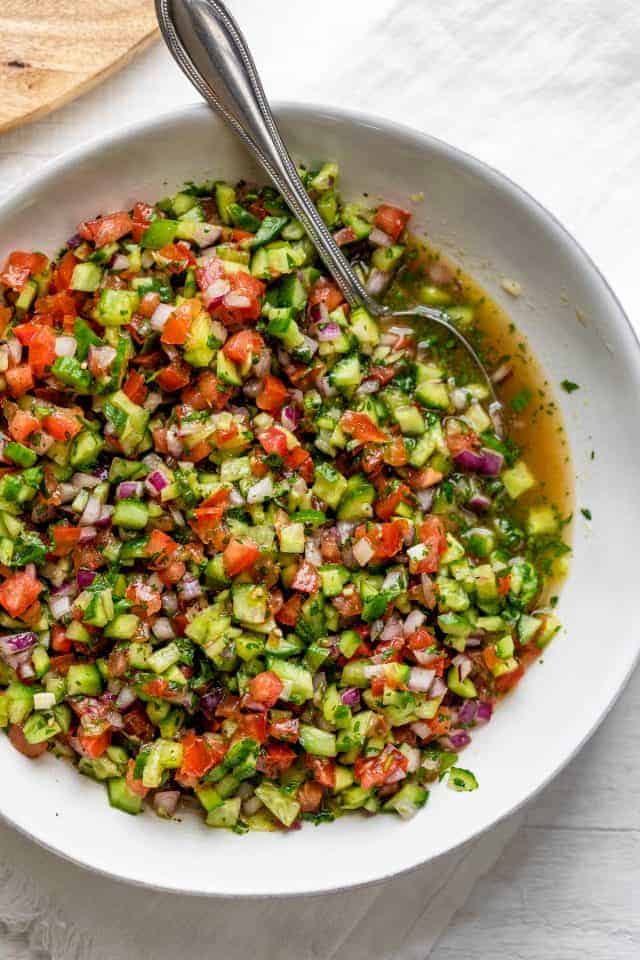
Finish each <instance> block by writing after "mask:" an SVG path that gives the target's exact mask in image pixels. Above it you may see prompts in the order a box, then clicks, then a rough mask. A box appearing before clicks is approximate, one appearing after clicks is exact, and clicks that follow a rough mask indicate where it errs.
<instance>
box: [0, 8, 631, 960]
mask: <svg viewBox="0 0 640 960" xmlns="http://www.w3.org/2000/svg"><path fill="white" fill-rule="evenodd" d="M229 6H230V7H231V9H232V10H233V12H234V13H235V14H236V15H237V17H238V19H239V21H240V23H241V25H242V26H243V29H244V30H245V32H246V35H247V38H248V40H249V43H250V44H251V46H252V48H253V50H254V52H255V56H256V60H257V63H258V66H259V68H260V70H261V72H262V75H263V79H264V82H265V86H266V88H267V90H268V92H269V94H270V95H271V96H272V97H273V98H274V99H275V98H280V99H297V100H308V101H313V102H325V103H334V104H341V105H347V106H350V107H353V108H356V109H361V110H366V111H369V112H371V113H377V114H380V115H382V116H386V117H389V118H391V119H396V120H400V121H403V122H405V123H408V124H410V125H413V126H415V127H418V128H421V129H423V130H426V131H428V132H430V133H432V134H434V135H436V136H439V137H441V138H442V139H445V140H448V141H449V142H451V143H454V144H456V145H457V146H460V147H462V148H463V149H466V150H469V151H470V152H471V153H474V154H476V155H477V156H479V157H481V158H482V159H484V160H486V161H487V162H489V163H491V164H493V165H495V166H496V167H498V168H499V169H501V170H503V171H504V172H505V173H507V174H508V175H509V176H511V177H512V178H513V179H514V180H516V181H518V182H520V183H521V184H522V185H523V186H524V187H525V188H527V189H528V190H529V191H530V192H531V193H533V194H534V195H535V196H536V197H537V198H538V199H539V200H541V201H542V202H543V203H544V204H545V205H546V206H548V207H549V208H550V209H551V210H552V211H553V212H554V213H555V214H556V215H557V216H558V217H559V218H560V219H561V220H562V221H563V222H564V223H565V224H566V226H567V227H568V228H569V229H570V230H572V231H573V232H574V234H575V235H576V236H577V238H578V239H579V240H580V241H581V242H582V243H583V244H584V245H585V246H586V248H587V250H588V251H589V252H590V253H591V254H592V256H593V257H594V258H595V260H596V262H597V263H598V265H599V266H600V267H601V268H602V269H603V270H604V272H605V274H606V275H607V277H608V278H609V280H610V282H611V283H612V285H613V287H614V289H615V290H616V291H617V293H618V294H619V296H621V298H622V300H623V303H626V304H627V305H628V306H629V307H630V306H631V305H632V304H633V305H635V304H637V303H638V301H639V299H640V297H639V294H640V279H639V278H640V272H639V271H638V269H637V260H638V252H639V249H638V242H637V226H636V221H637V209H638V196H639V187H640V58H639V57H638V49H640V15H639V14H638V11H637V6H636V4H635V3H634V0H607V2H606V3H603V2H602V0H454V2H453V3H440V4H438V3H426V2H425V0H323V2H322V4H321V5H320V6H317V7H315V8H312V7H309V6H308V5H301V4H297V5H293V4H288V5H281V6H278V5H275V6H274V5H273V4H266V3H264V2H263V0H230V3H229ZM194 99H195V96H194V94H193V92H192V90H191V88H190V87H189V85H188V83H187V81H186V80H184V79H183V77H182V75H181V74H179V73H178V71H177V68H175V67H174V65H173V63H172V61H171V60H170V59H169V56H168V54H166V53H165V51H164V50H163V49H162V48H161V47H160V46H157V47H156V48H154V49H153V50H151V51H150V52H148V53H147V54H145V55H143V57H142V58H141V59H139V60H138V61H136V62H135V63H134V64H132V65H131V66H130V67H129V68H127V70H125V71H124V72H122V73H121V74H119V75H117V76H116V77H114V78H112V79H111V80H110V81H108V83H106V84H105V85H104V86H103V87H101V88H99V89H97V90H95V91H93V92H92V93H90V94H88V95H86V96H85V97H83V98H82V99H81V100H79V101H77V102H76V103H74V104H71V105H69V106H68V107H66V108H64V109H63V110H61V111H59V112H58V113H56V114H54V115H53V116H51V117H49V118H46V119H45V120H43V121H40V122H39V123H37V124H34V125H32V126H30V127H26V128H23V129H20V130H16V131H13V132H11V133H9V134H5V135H4V136H3V137H0V189H6V188H9V187H10V184H11V182H12V181H15V180H17V179H18V178H19V177H21V176H24V175H26V174H27V173H29V172H30V171H32V170H34V169H37V168H38V167H39V166H40V165H41V164H42V163H43V161H44V160H46V159H48V158H49V157H52V156H55V155H57V154H59V153H60V152H62V151H63V150H65V149H67V148H68V147H71V146H75V145H76V144H77V143H80V142H83V141H85V140H87V139H88V138H90V137H93V136H96V135H98V134H101V133H103V132H105V131H106V130H108V129H113V128H117V127H118V126H120V125H121V124H123V123H125V122H126V123H129V122H132V121H134V120H135V119H136V118H138V117H141V116H148V115H151V114H154V113H159V112H163V111H165V110H167V109H170V108H172V107H174V106H177V105H180V104H183V103H188V102H191V101H193V100H194ZM89 200H90V198H89ZM88 202H89V201H88ZM2 239H3V243H2V246H3V247H4V246H5V245H6V244H5V238H4V237H3V238H2ZM7 242H8V238H7ZM494 722H496V723H499V722H500V719H499V714H498V717H497V718H496V720H495V721H494ZM9 788H10V787H9V785H4V786H3V789H9ZM423 815H424V816H426V817H428V816H429V813H428V810H427V811H425V813H424V814H423ZM522 816H523V815H522V814H519V815H517V816H516V817H514V818H512V819H511V820H509V821H507V822H505V823H503V824H501V825H499V826H498V827H497V828H495V829H494V830H493V831H491V832H490V833H488V834H485V835H484V836H483V837H481V838H480V839H479V840H477V841H475V842H473V843H471V844H469V845H467V846H466V847H464V848H462V849H461V850H459V851H457V852H455V853H454V854H451V855H449V856H447V857H443V858H440V859H439V860H438V861H436V862H434V863H432V864H429V865H428V866H427V867H424V868H421V869H420V870H417V871H414V872H413V873H411V874H408V875H405V876H403V877H400V878H397V879H395V880H392V881H388V882H386V883H384V884H381V885H378V886H375V887H369V888H366V889H359V890H355V891H350V892H347V893H339V894H335V895H330V896H326V897H314V898H307V899H298V900H289V901H282V900H275V901H269V900H260V901H252V902H247V901H215V900H203V899H199V898H185V897H177V896H169V895H167V894H157V893H153V892H149V891H145V890H142V889H137V888H133V887H130V886H124V885H121V884H117V883H115V882H114V881H111V880H108V879H105V878H102V877H97V876H95V875H92V874H90V873H88V872H86V871H84V870H81V869H80V868H77V867H75V866H73V865H71V864H68V863H66V862H63V861H61V860H59V859H57V858H55V857H54V856H52V855H51V854H49V853H47V852H46V851H44V850H42V849H40V848H39V847H37V846H35V845H34V844H32V843H31V842H30V841H27V840H25V839H24V838H23V837H21V836H20V835H18V834H17V833H16V832H15V831H14V830H12V829H11V828H9V827H8V826H6V825H2V824H0V957H2V958H3V960H27V958H28V960H33V958H35V957H36V956H38V955H41V954H42V953H44V954H45V955H47V956H51V957H52V958H54V960H102V958H103V957H104V958H109V960H121V958H122V960H124V958H132V957H136V958H141V960H144V958H147V957H149V958H151V957H153V958H154V960H169V958H173V957H175V956H189V955H195V956H212V957H218V956H220V957H224V958H225V960H246V958H247V957H249V956H254V957H256V960H275V958H276V957H277V958H278V960H333V958H334V957H337V956H340V957H342V958H344V960H360V958H362V960H364V958H366V960H390V958H398V960H425V958H426V957H427V956H428V954H429V953H430V952H431V947H432V946H433V944H434V943H435V941H436V940H437V938H438V936H439V935H440V933H441V932H442V931H443V930H444V929H445V928H446V926H447V924H448V923H449V920H450V918H451V917H452V915H453V913H454V912H455V911H456V909H457V908H458V907H459V906H460V905H461V904H462V903H463V902H464V901H465V899H466V897H467V895H468V893H469V891H470V890H471V887H472V886H473V884H474V883H475V882H476V881H477V879H478V878H479V877H481V876H482V874H483V873H484V872H485V871H486V870H487V869H488V868H489V867H490V866H491V864H492V863H493V862H494V860H495V859H496V858H497V857H498V856H499V854H500V852H501V851H502V849H503V847H504V845H505V843H506V842H507V840H508V839H509V837H510V836H511V835H512V834H513V832H514V831H515V830H516V829H517V827H518V825H519V823H520V821H521V819H522ZM324 829H326V830H327V842H330V828H324ZM434 829H437V824H434ZM240 842H241V841H240ZM3 930H4V936H3V933H2V931H3Z"/></svg>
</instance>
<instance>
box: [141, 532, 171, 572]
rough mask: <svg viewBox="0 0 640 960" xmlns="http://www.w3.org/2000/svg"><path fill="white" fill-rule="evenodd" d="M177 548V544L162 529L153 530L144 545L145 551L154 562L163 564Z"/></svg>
mask: <svg viewBox="0 0 640 960" xmlns="http://www.w3.org/2000/svg"><path fill="white" fill-rule="evenodd" d="M177 549H178V544H177V543H176V541H175V540H173V539H172V538H171V537H170V536H169V535H168V534H166V533H165V532H164V531H163V530H153V531H152V532H151V536H150V537H149V540H148V542H147V545H146V547H145V553H146V555H147V556H148V557H150V558H151V559H152V560H153V562H154V563H156V564H165V563H166V561H167V560H168V559H169V558H170V557H172V556H173V554H174V553H175V552H176V550H177Z"/></svg>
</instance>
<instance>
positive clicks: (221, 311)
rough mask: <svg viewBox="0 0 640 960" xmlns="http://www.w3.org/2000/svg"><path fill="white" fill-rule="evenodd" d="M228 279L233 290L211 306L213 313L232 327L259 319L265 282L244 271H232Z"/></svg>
mask: <svg viewBox="0 0 640 960" xmlns="http://www.w3.org/2000/svg"><path fill="white" fill-rule="evenodd" d="M227 280H228V281H229V284H230V286H231V290H230V291H229V293H228V294H227V295H226V296H225V297H224V298H223V299H222V300H221V301H220V303H217V304H215V305H214V306H212V307H210V313H211V315H212V316H213V317H216V318H217V319H218V320H220V321H221V322H222V323H224V324H225V326H227V327H230V328H234V327H241V326H243V325H244V324H246V323H251V322H252V321H254V320H257V319H258V317H259V316H260V311H261V310H262V297H263V295H264V291H265V285H264V283H262V281H261V280H258V279H257V278H256V277H252V276H251V274H250V273H245V272H244V271H239V272H238V273H232V274H231V275H230V276H228V277H227ZM205 289H206V288H205Z"/></svg>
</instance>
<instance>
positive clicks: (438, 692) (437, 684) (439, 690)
mask: <svg viewBox="0 0 640 960" xmlns="http://www.w3.org/2000/svg"><path fill="white" fill-rule="evenodd" d="M447 689H448V687H447V685H446V683H445V682H444V680H443V679H442V678H441V677H436V678H435V680H434V681H433V683H432V684H431V690H429V695H430V696H431V697H433V699H434V700H436V699H439V698H440V697H444V695H445V693H446V692H447Z"/></svg>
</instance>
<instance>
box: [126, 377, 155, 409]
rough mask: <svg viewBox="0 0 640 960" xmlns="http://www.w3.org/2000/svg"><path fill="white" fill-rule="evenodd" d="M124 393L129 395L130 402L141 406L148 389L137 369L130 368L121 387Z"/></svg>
mask: <svg viewBox="0 0 640 960" xmlns="http://www.w3.org/2000/svg"><path fill="white" fill-rule="evenodd" d="M122 389H123V391H124V393H126V395H127V396H128V397H129V400H131V402H132V403H137V404H138V406H142V404H143V403H144V401H145V400H146V399H147V394H148V392H149V391H148V390H147V387H146V385H145V382H144V377H143V376H142V374H141V373H139V372H138V371H137V370H132V371H131V373H130V374H129V376H128V377H127V379H126V380H125V382H124V386H123V387H122Z"/></svg>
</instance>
